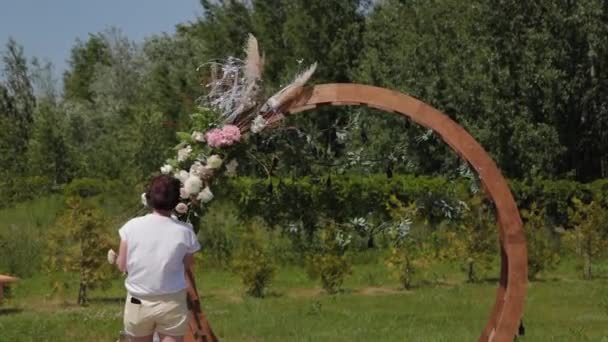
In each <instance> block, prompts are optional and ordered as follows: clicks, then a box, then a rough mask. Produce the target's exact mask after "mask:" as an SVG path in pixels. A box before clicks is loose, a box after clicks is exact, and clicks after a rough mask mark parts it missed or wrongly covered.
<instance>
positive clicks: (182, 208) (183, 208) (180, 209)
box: [175, 203, 188, 214]
mask: <svg viewBox="0 0 608 342" xmlns="http://www.w3.org/2000/svg"><path fill="white" fill-rule="evenodd" d="M175 211H177V212H178V213H180V214H185V213H187V212H188V205H186V204H185V203H178V204H177V205H176V206H175Z"/></svg>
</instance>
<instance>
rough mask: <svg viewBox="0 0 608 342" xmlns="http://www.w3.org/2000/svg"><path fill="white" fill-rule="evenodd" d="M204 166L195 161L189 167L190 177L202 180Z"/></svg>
mask: <svg viewBox="0 0 608 342" xmlns="http://www.w3.org/2000/svg"><path fill="white" fill-rule="evenodd" d="M204 169H205V166H204V165H203V164H201V162H199V161H197V162H194V164H192V166H190V176H196V177H199V178H202V176H203V174H204V172H205V170H204Z"/></svg>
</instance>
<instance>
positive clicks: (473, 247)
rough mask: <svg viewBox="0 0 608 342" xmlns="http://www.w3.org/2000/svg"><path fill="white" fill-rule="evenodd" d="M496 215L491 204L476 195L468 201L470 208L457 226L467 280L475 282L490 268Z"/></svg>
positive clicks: (495, 247) (495, 243) (492, 256)
mask: <svg viewBox="0 0 608 342" xmlns="http://www.w3.org/2000/svg"><path fill="white" fill-rule="evenodd" d="M496 231H497V228H496V216H495V214H494V210H493V207H492V204H490V203H487V202H486V201H485V199H484V198H482V197H480V196H476V197H474V198H472V200H471V202H470V210H469V211H467V213H466V214H465V215H464V217H463V219H462V221H461V222H460V223H459V226H458V234H459V235H460V237H461V243H462V245H461V251H460V252H461V253H460V255H462V258H463V259H464V260H463V261H464V265H463V270H464V271H465V272H466V274H467V280H468V281H469V282H477V281H480V280H481V279H482V277H483V276H484V275H485V273H486V272H487V271H488V270H489V269H490V268H491V263H492V261H493V260H494V257H495V255H496V254H497V253H496V252H497V251H496V250H497V246H498V243H497V239H496Z"/></svg>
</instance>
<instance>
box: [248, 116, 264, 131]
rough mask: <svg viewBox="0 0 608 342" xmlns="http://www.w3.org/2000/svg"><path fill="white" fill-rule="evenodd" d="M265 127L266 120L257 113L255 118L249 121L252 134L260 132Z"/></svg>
mask: <svg viewBox="0 0 608 342" xmlns="http://www.w3.org/2000/svg"><path fill="white" fill-rule="evenodd" d="M265 127H266V120H265V119H264V118H263V117H262V116H261V115H258V116H256V117H255V119H253V122H252V123H251V132H252V133H253V134H257V133H260V132H261V131H262V130H263V129H264V128H265Z"/></svg>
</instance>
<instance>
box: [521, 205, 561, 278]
mask: <svg viewBox="0 0 608 342" xmlns="http://www.w3.org/2000/svg"><path fill="white" fill-rule="evenodd" d="M521 214H522V217H523V219H524V221H525V225H524V227H525V232H526V241H527V243H528V278H529V279H536V277H537V276H538V274H540V273H542V272H543V271H546V270H552V269H555V267H557V265H558V264H559V261H560V256H559V254H558V251H557V249H556V248H555V246H554V244H553V243H552V240H551V239H552V235H551V231H550V230H549V227H548V225H547V222H546V220H547V218H546V213H545V209H544V208H542V209H541V208H539V207H538V206H537V205H536V203H533V204H532V206H531V207H530V209H529V210H522V213H521Z"/></svg>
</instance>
